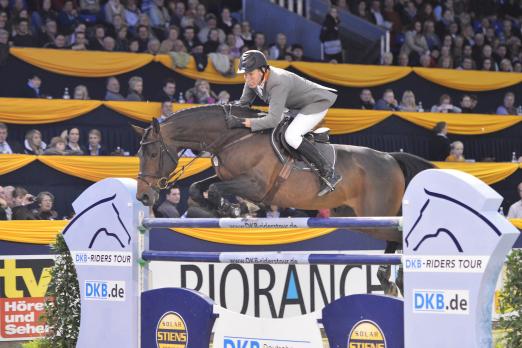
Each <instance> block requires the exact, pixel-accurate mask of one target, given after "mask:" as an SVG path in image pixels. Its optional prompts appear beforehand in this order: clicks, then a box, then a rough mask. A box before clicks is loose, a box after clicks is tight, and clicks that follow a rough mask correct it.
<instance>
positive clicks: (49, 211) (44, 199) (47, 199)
mask: <svg viewBox="0 0 522 348" xmlns="http://www.w3.org/2000/svg"><path fill="white" fill-rule="evenodd" d="M35 203H36V209H34V210H33V211H32V214H33V215H34V217H35V219H36V220H56V219H57V218H58V213H57V212H56V211H55V210H53V204H54V195H53V194H52V193H51V192H47V191H44V192H40V193H39V194H38V196H36V199H35Z"/></svg>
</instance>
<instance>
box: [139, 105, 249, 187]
mask: <svg viewBox="0 0 522 348" xmlns="http://www.w3.org/2000/svg"><path fill="white" fill-rule="evenodd" d="M227 106H228V110H227ZM222 107H223V111H224V112H225V119H226V118H227V117H229V116H230V115H232V105H231V104H226V105H222ZM253 135H254V134H253V133H248V134H246V135H244V136H242V137H241V138H239V139H236V140H234V141H233V142H231V143H230V144H227V145H225V146H224V147H223V149H222V150H225V149H228V148H230V147H231V146H232V145H235V144H237V143H240V142H242V141H243V140H245V139H248V138H250V137H251V136H253ZM226 137H227V134H226V132H225V133H223V135H222V136H220V137H219V138H217V139H216V140H214V141H213V142H211V143H210V144H208V145H207V144H206V143H205V142H204V141H203V142H194V143H195V144H197V145H199V147H200V148H201V150H202V151H209V152H214V151H212V147H213V146H214V145H216V144H219V143H220V142H222V141H223V140H224V139H225V138H226ZM157 142H159V143H160V147H161V148H160V159H159V161H160V167H159V172H160V173H161V172H162V171H163V170H162V169H163V153H166V154H167V155H168V157H169V159H170V160H171V161H172V163H174V164H175V165H176V166H177V164H178V163H179V161H178V158H179V157H181V156H183V154H184V153H185V151H187V149H184V150H183V151H182V152H181V155H179V156H178V158H176V157H175V156H174V155H173V154H172V153H171V151H170V150H169V148H168V146H167V145H166V144H165V141H164V140H163V136H162V135H161V125H160V130H159V132H158V139H156V140H151V141H147V142H142V143H141V144H140V145H141V146H143V145H149V144H154V143H157ZM198 158H201V155H198V156H196V157H194V158H193V159H192V160H190V161H189V163H187V164H186V165H184V166H182V167H181V168H180V169H179V170H175V171H173V172H172V173H170V174H169V176H168V177H166V176H162V177H160V176H159V175H155V174H147V173H142V172H139V173H138V180H141V181H143V182H144V183H146V184H147V185H148V186H149V187H153V185H152V184H151V183H149V182H148V181H147V180H145V178H147V177H148V178H152V179H157V181H156V185H155V186H156V187H157V188H158V189H160V190H164V189H166V188H168V187H172V186H174V185H175V184H176V182H177V181H178V180H179V179H180V178H181V176H182V175H183V173H184V172H185V169H187V168H188V167H190V165H192V163H193V162H194V161H195V160H196V159H198ZM175 176H178V177H177V178H176V179H175V180H174V181H173V182H172V183H170V184H169V181H170V180H171V179H172V178H173V177H175Z"/></svg>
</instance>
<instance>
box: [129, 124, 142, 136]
mask: <svg viewBox="0 0 522 348" xmlns="http://www.w3.org/2000/svg"><path fill="white" fill-rule="evenodd" d="M131 127H132V129H134V132H135V133H136V134H138V135H139V136H140V137H143V134H145V129H144V128H141V127H138V126H135V125H133V124H131Z"/></svg>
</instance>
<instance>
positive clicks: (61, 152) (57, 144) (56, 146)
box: [43, 137, 67, 156]
mask: <svg viewBox="0 0 522 348" xmlns="http://www.w3.org/2000/svg"><path fill="white" fill-rule="evenodd" d="M66 146H67V143H66V141H65V139H63V138H61V137H53V138H52V139H51V143H50V144H49V146H48V147H47V148H46V149H45V151H44V152H43V154H44V155H52V156H65V155H67V152H66Z"/></svg>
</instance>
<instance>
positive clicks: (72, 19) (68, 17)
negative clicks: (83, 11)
mask: <svg viewBox="0 0 522 348" xmlns="http://www.w3.org/2000/svg"><path fill="white" fill-rule="evenodd" d="M110 18H112V17H110ZM78 23H79V18H78V12H77V11H76V9H75V8H74V3H73V1H72V0H65V2H64V5H63V7H62V11H61V12H60V14H59V15H58V26H59V27H60V32H61V33H64V34H70V33H72V32H73V31H74V28H75V27H76V25H77V24H78Z"/></svg>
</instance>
